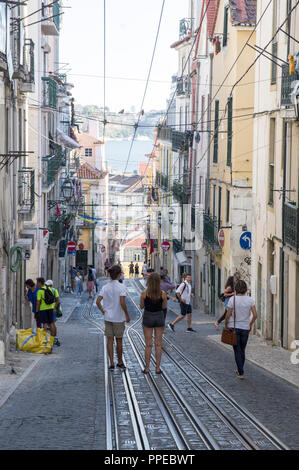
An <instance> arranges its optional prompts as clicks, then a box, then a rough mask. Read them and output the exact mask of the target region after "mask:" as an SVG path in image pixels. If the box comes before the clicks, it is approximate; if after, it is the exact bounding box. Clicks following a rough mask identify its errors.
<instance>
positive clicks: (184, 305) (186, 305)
mask: <svg viewBox="0 0 299 470" xmlns="http://www.w3.org/2000/svg"><path fill="white" fill-rule="evenodd" d="M176 294H177V298H178V299H179V302H180V307H181V315H179V316H178V317H177V318H176V319H175V320H174V321H173V322H172V323H168V328H169V329H170V330H171V331H174V325H175V324H176V323H178V322H179V321H181V320H183V318H185V316H187V330H186V331H187V332H188V333H189V332H195V330H193V328H192V327H191V323H192V307H191V297H193V294H192V286H191V276H190V274H184V275H183V282H182V283H181V284H180V285H179V287H178V288H177V290H176Z"/></svg>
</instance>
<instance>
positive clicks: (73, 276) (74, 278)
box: [70, 266, 77, 292]
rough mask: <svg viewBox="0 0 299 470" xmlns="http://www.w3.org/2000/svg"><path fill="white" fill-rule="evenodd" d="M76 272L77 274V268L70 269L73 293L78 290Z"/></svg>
mask: <svg viewBox="0 0 299 470" xmlns="http://www.w3.org/2000/svg"><path fill="white" fill-rule="evenodd" d="M76 272H77V268H75V267H74V266H73V267H72V268H71V269H70V276H71V288H72V292H75V289H76Z"/></svg>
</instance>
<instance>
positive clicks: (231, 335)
mask: <svg viewBox="0 0 299 470" xmlns="http://www.w3.org/2000/svg"><path fill="white" fill-rule="evenodd" d="M221 342H222V343H225V344H229V345H230V346H237V333H236V296H235V295H234V328H227V329H226V328H224V329H223V330H222V336H221Z"/></svg>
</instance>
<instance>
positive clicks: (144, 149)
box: [105, 140, 154, 173]
mask: <svg viewBox="0 0 299 470" xmlns="http://www.w3.org/2000/svg"><path fill="white" fill-rule="evenodd" d="M153 145H154V143H153V142H151V141H143V140H135V141H134V144H133V148H132V151H131V156H130V160H129V163H128V167H127V170H126V172H127V173H133V172H134V171H135V170H136V171H138V163H139V162H148V159H147V157H146V156H145V155H146V154H149V153H152V151H153ZM130 146H131V141H129V140H108V141H107V142H106V144H105V156H106V161H107V166H108V168H110V169H111V170H117V171H119V172H123V171H124V170H125V166H126V162H127V159H128V155H129V151H130Z"/></svg>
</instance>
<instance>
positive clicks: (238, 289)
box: [225, 280, 257, 379]
mask: <svg viewBox="0 0 299 470" xmlns="http://www.w3.org/2000/svg"><path fill="white" fill-rule="evenodd" d="M246 293H247V284H246V282H245V281H242V280H239V281H237V282H236V285H235V295H234V296H233V297H231V298H230V300H229V302H228V306H227V314H226V317H225V328H226V329H228V328H235V330H236V336H237V345H236V346H233V348H234V354H235V361H236V364H237V370H235V374H236V375H237V377H238V378H239V379H244V364H245V350H246V346H247V341H248V337H249V333H250V331H251V330H252V326H253V324H254V322H255V321H256V319H257V311H256V308H255V305H254V300H253V299H252V298H251V297H249V296H248V295H246ZM251 313H252V317H251ZM234 316H235V320H234Z"/></svg>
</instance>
